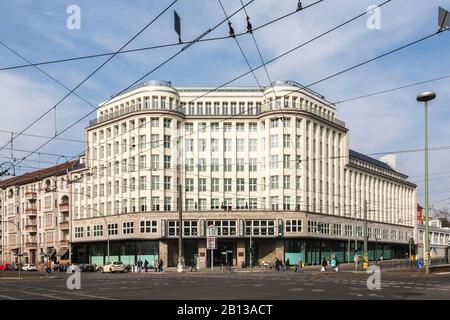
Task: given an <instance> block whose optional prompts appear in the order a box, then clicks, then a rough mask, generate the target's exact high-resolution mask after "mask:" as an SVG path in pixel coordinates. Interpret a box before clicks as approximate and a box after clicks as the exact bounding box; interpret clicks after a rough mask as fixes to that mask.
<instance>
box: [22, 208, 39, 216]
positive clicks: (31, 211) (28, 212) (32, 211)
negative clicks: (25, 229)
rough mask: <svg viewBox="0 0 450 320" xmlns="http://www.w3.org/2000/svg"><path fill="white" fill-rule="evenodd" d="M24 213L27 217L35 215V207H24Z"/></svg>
mask: <svg viewBox="0 0 450 320" xmlns="http://www.w3.org/2000/svg"><path fill="white" fill-rule="evenodd" d="M25 214H26V216H27V217H35V216H36V215H37V209H36V208H26V209H25Z"/></svg>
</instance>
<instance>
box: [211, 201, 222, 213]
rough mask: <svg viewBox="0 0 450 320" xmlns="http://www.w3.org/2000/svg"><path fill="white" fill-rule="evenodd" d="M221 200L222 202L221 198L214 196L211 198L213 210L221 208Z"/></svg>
mask: <svg viewBox="0 0 450 320" xmlns="http://www.w3.org/2000/svg"><path fill="white" fill-rule="evenodd" d="M219 202H220V201H219V199H217V198H212V199H211V210H219V209H220V205H219Z"/></svg>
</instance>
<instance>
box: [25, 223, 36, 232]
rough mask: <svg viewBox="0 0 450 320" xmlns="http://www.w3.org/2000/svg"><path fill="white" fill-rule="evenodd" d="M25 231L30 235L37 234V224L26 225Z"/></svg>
mask: <svg viewBox="0 0 450 320" xmlns="http://www.w3.org/2000/svg"><path fill="white" fill-rule="evenodd" d="M25 231H26V232H28V233H36V232H37V225H36V224H32V223H30V224H27V225H25Z"/></svg>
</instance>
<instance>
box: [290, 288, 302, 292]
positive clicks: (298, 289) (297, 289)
mask: <svg viewBox="0 0 450 320" xmlns="http://www.w3.org/2000/svg"><path fill="white" fill-rule="evenodd" d="M303 290H304V289H303V288H293V289H289V291H303Z"/></svg>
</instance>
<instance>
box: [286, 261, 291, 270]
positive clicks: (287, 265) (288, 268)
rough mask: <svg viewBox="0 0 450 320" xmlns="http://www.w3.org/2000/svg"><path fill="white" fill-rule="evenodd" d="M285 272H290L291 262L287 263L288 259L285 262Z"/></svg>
mask: <svg viewBox="0 0 450 320" xmlns="http://www.w3.org/2000/svg"><path fill="white" fill-rule="evenodd" d="M286 270H289V271H290V270H291V262H290V261H289V258H287V260H286Z"/></svg>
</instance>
